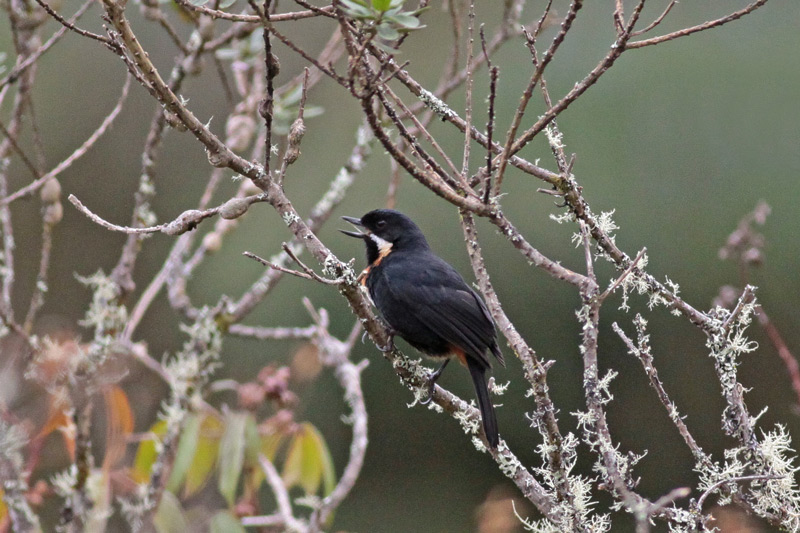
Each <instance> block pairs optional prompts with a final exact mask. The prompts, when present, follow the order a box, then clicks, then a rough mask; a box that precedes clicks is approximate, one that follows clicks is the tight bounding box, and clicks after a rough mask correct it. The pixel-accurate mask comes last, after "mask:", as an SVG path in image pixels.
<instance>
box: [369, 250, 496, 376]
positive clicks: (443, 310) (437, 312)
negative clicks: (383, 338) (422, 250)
mask: <svg viewBox="0 0 800 533" xmlns="http://www.w3.org/2000/svg"><path fill="white" fill-rule="evenodd" d="M390 258H391V256H390ZM392 263H393V262H392V261H386V263H385V268H382V269H381V271H382V272H381V273H380V274H382V275H384V276H386V277H385V280H386V281H387V286H388V289H389V290H388V293H389V294H386V295H385V296H384V297H385V298H389V299H391V300H392V302H393V305H394V309H397V310H402V312H405V313H408V314H409V315H411V316H413V317H415V318H417V319H418V322H419V324H421V325H422V326H423V327H424V328H425V329H427V330H428V331H429V332H430V333H432V334H435V335H438V336H440V337H441V338H443V339H444V340H445V341H447V342H448V343H449V344H452V345H455V346H457V347H458V348H461V349H462V350H464V351H465V353H466V354H467V355H470V356H472V357H473V358H474V359H475V360H476V361H477V362H479V364H480V365H481V366H483V367H484V368H489V367H491V363H490V361H489V358H488V357H487V354H486V352H487V350H491V351H492V353H494V354H495V355H497V354H499V349H497V342H496V332H495V327H494V322H493V321H492V319H491V316H490V315H489V312H488V310H487V309H486V306H485V305H484V304H483V301H482V300H481V299H480V297H479V296H478V295H477V294H475V292H474V291H473V290H472V289H471V288H470V287H469V286H468V285H467V284H466V282H465V281H464V279H463V278H462V277H461V275H460V274H459V273H458V272H457V271H456V270H455V269H454V268H453V267H451V266H450V265H449V264H447V263H446V262H445V261H443V260H442V259H440V258H439V257H437V256H433V255H429V256H427V257H425V260H424V261H421V263H423V264H424V265H425V267H426V268H425V270H423V271H416V272H415V273H414V275H413V283H403V284H402V287H403V290H400V289H399V288H398V285H397V284H395V283H392V280H396V279H398V277H397V276H407V275H408V272H393V270H394V268H393V267H392ZM376 305H378V306H379V307H382V306H381V305H380V303H378V302H377V301H376ZM390 322H391V319H390ZM498 359H499V360H500V362H501V363H502V362H503V360H502V354H501V355H500V356H499V357H498Z"/></svg>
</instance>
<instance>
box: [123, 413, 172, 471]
mask: <svg viewBox="0 0 800 533" xmlns="http://www.w3.org/2000/svg"><path fill="white" fill-rule="evenodd" d="M166 432H167V423H166V421H164V420H159V421H158V422H156V423H155V424H153V426H152V427H151V428H150V433H153V434H154V435H156V436H157V437H159V438H160V437H162V436H164V434H165V433H166ZM157 456H158V453H156V443H155V440H153V439H147V440H143V441H141V442H140V443H139V448H138V449H137V450H136V458H135V459H134V460H133V470H132V472H131V477H133V479H134V481H136V482H137V483H144V482H146V481H147V480H148V479H150V470H151V469H152V468H153V463H155V462H156V457H157Z"/></svg>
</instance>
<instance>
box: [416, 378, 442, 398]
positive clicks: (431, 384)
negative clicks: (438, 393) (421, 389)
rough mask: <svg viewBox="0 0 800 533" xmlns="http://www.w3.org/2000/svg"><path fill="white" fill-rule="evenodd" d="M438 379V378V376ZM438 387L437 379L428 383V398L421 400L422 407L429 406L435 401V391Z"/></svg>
mask: <svg viewBox="0 0 800 533" xmlns="http://www.w3.org/2000/svg"><path fill="white" fill-rule="evenodd" d="M437 377H438V376H437ZM434 387H436V379H430V380H429V381H428V397H427V398H426V399H424V400H420V402H419V404H420V405H428V404H429V403H431V402H432V401H433V389H434Z"/></svg>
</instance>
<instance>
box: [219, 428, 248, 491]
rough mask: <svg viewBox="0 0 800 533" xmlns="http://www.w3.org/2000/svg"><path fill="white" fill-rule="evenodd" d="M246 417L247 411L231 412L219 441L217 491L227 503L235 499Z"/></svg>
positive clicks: (242, 462)
mask: <svg viewBox="0 0 800 533" xmlns="http://www.w3.org/2000/svg"><path fill="white" fill-rule="evenodd" d="M247 417H248V414H247V413H231V414H230V415H229V416H228V419H227V423H226V424H225V433H223V435H222V440H221V441H220V443H219V462H218V465H219V492H220V494H222V496H223V497H224V498H225V501H227V502H228V505H233V502H234V500H235V499H236V487H237V486H238V485H239V477H240V476H241V475H242V466H243V465H244V448H245V446H244V444H245V436H244V431H245V425H246V424H247Z"/></svg>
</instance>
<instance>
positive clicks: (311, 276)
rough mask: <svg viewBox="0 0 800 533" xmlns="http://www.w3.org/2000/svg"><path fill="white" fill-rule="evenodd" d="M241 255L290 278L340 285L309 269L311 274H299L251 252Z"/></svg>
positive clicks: (339, 281) (338, 281)
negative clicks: (288, 275) (289, 275)
mask: <svg viewBox="0 0 800 533" xmlns="http://www.w3.org/2000/svg"><path fill="white" fill-rule="evenodd" d="M284 244H285V243H284ZM242 255H244V256H247V257H249V258H250V259H255V260H256V261H258V262H259V263H261V264H262V265H264V266H268V267H269V268H271V269H273V270H277V271H279V272H283V273H284V274H291V275H292V276H297V277H298V278H303V279H308V280H313V281H319V282H320V283H325V284H326V285H340V284H341V283H342V281H341V280H336V279H326V278H323V277H321V276H319V275H318V274H317V273H315V272H314V271H313V270H311V269H309V270H310V272H311V273H308V272H299V271H297V270H292V269H290V268H285V267H282V266H280V265H276V264H275V263H272V262H270V261H267V260H266V259H263V258H261V257H259V256H257V255H256V254H254V253H251V252H243V253H242Z"/></svg>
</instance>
